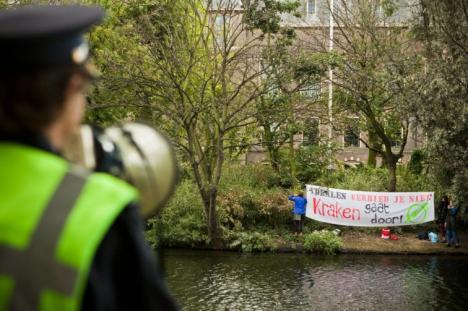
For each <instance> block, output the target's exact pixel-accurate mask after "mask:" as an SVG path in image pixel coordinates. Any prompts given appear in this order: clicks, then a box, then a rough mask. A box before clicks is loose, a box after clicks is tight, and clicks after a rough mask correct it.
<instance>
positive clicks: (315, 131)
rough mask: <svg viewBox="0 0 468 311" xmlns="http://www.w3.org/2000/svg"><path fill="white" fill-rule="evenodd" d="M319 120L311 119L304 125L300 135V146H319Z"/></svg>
mask: <svg viewBox="0 0 468 311" xmlns="http://www.w3.org/2000/svg"><path fill="white" fill-rule="evenodd" d="M319 125H320V122H319V119H318V118H311V119H309V120H307V121H306V122H305V123H304V131H303V135H302V145H304V146H316V145H318V144H319V137H320V132H319Z"/></svg>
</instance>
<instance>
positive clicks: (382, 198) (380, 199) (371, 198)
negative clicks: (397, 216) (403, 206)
mask: <svg viewBox="0 0 468 311" xmlns="http://www.w3.org/2000/svg"><path fill="white" fill-rule="evenodd" d="M351 200H353V201H364V202H370V203H372V202H376V203H387V202H388V201H389V198H388V196H386V195H373V194H351Z"/></svg>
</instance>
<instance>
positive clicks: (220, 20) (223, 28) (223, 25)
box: [214, 15, 230, 46]
mask: <svg viewBox="0 0 468 311" xmlns="http://www.w3.org/2000/svg"><path fill="white" fill-rule="evenodd" d="M229 22H230V17H229V16H225V15H218V16H216V19H215V25H214V26H215V34H216V42H217V43H218V45H220V46H222V45H224V39H225V32H227V30H228V29H229ZM226 36H227V34H226Z"/></svg>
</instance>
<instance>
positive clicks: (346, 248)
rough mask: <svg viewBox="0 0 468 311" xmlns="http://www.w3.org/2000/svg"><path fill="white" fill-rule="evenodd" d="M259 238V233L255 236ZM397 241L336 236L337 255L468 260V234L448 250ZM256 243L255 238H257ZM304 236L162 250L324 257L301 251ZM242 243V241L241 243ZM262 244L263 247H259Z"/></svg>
mask: <svg viewBox="0 0 468 311" xmlns="http://www.w3.org/2000/svg"><path fill="white" fill-rule="evenodd" d="M246 235H247V236H249V237H255V235H256V233H255V232H254V233H252V232H250V233H248V234H247V233H246ZM257 235H258V236H260V237H261V236H262V233H260V232H258V233H257ZM397 236H398V240H390V239H387V240H385V239H382V238H381V237H380V235H379V234H377V233H369V232H361V231H344V232H342V233H341V234H340V235H339V237H338V238H339V239H340V241H341V247H340V248H339V250H338V251H337V252H336V253H337V254H368V255H372V254H375V255H377V254H387V255H463V256H465V255H466V256H468V232H461V233H460V234H459V236H460V241H461V244H460V247H458V248H455V247H447V245H446V244H445V243H431V242H430V241H429V240H420V239H418V238H417V232H404V233H400V234H398V235H397ZM257 239H258V238H257ZM304 239H305V236H298V237H294V236H292V235H289V234H284V235H281V234H278V235H276V236H275V237H274V238H272V241H270V242H269V243H265V242H264V241H263V242H261V241H259V240H255V239H254V238H251V239H250V240H249V241H248V242H249V243H251V244H254V245H250V246H248V247H245V245H243V244H242V242H239V243H232V241H227V240H221V241H219V243H217V245H215V246H213V245H207V244H199V245H193V244H192V245H186V244H183V243H181V244H177V245H165V248H178V249H192V250H208V251H210V250H214V251H227V252H243V253H259V252H269V253H323V252H322V251H321V250H318V251H313V250H312V251H311V250H310V249H307V247H304ZM244 243H245V241H244ZM261 243H264V244H265V245H263V246H262V245H260V244H261Z"/></svg>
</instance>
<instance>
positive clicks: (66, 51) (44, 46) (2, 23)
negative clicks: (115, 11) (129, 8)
mask: <svg viewBox="0 0 468 311" xmlns="http://www.w3.org/2000/svg"><path fill="white" fill-rule="evenodd" d="M103 16H104V12H103V10H102V9H100V8H98V7H85V6H28V7H22V8H18V9H12V10H0V70H2V69H8V68H10V69H30V68H31V69H35V68H44V67H48V66H63V65H81V64H84V63H85V62H86V60H87V58H88V45H87V43H86V42H85V41H84V39H83V33H84V32H85V31H86V30H88V29H89V28H90V27H91V26H92V25H93V24H97V23H99V22H100V21H101V20H102V18H103Z"/></svg>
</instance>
